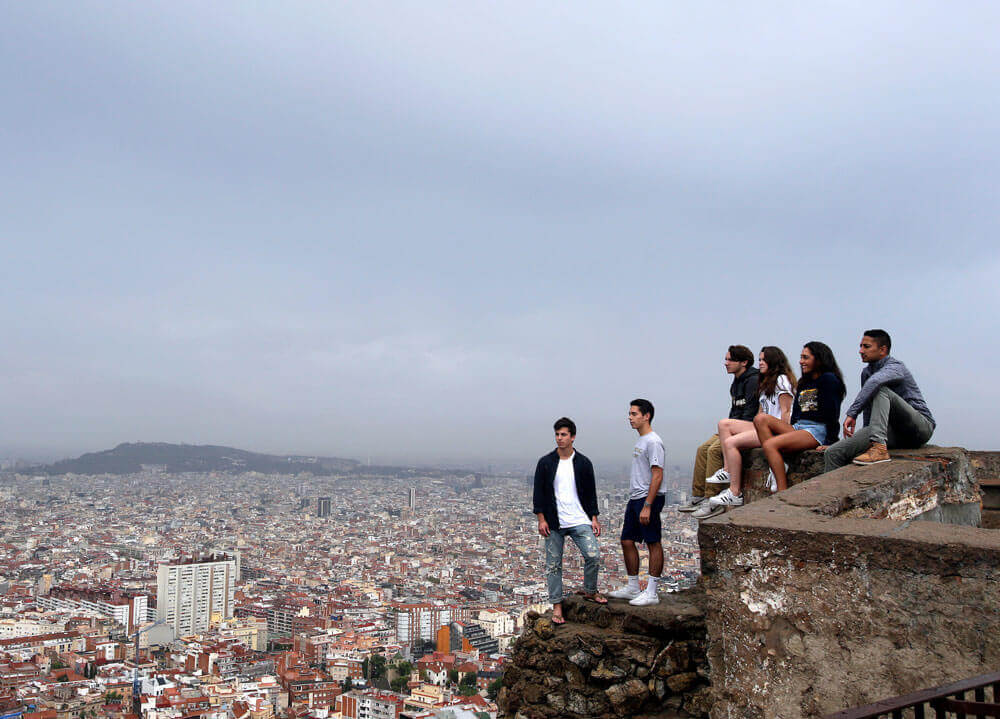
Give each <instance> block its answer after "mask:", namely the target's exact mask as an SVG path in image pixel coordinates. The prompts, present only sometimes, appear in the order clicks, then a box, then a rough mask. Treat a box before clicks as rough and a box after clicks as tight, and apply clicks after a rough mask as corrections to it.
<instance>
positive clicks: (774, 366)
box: [760, 345, 796, 397]
mask: <svg viewBox="0 0 1000 719" xmlns="http://www.w3.org/2000/svg"><path fill="white" fill-rule="evenodd" d="M760 353H761V354H762V355H764V362H765V363H767V372H765V373H764V374H762V375H761V376H760V393H761V394H762V395H764V396H765V397H771V396H773V395H774V392H775V390H776V389H777V387H778V377H780V376H781V375H785V377H787V378H788V381H789V382H790V383H791V385H792V389H793V390H794V389H795V384H796V383H795V374H794V373H793V372H792V366H791V365H790V364H788V358H787V357H785V353H784V352H782V351H781V348H780V347H773V346H771V345H767V346H765V347H761V348H760Z"/></svg>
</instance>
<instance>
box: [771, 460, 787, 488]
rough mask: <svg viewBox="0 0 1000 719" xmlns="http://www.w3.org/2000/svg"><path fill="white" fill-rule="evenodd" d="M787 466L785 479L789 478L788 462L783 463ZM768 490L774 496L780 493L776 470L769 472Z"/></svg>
mask: <svg viewBox="0 0 1000 719" xmlns="http://www.w3.org/2000/svg"><path fill="white" fill-rule="evenodd" d="M782 464H784V465H785V477H788V462H782ZM767 488H768V490H769V491H770V492H771V493H772V494H774V493H775V492H777V491H778V478H777V477H775V476H774V470H773V469H769V470H767Z"/></svg>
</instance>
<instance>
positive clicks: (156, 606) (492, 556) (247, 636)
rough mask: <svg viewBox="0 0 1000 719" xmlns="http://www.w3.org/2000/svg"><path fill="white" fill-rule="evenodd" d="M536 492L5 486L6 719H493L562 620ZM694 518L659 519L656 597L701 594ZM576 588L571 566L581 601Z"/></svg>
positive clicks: (178, 479)
mask: <svg viewBox="0 0 1000 719" xmlns="http://www.w3.org/2000/svg"><path fill="white" fill-rule="evenodd" d="M670 474H671V475H673V476H672V480H673V481H674V482H675V483H676V479H677V477H676V475H677V474H678V471H677V468H672V469H671V472H670ZM625 488H626V485H625V483H624V480H622V479H620V478H619V479H608V480H599V484H598V497H599V503H600V509H601V521H602V523H603V525H604V527H605V534H604V536H603V538H602V542H601V546H602V552H601V586H602V588H603V587H605V586H610V585H611V584H612V583H613V582H616V581H618V580H619V579H620V578H621V577H622V574H623V566H622V559H621V552H620V551H619V548H618V542H617V530H618V528H619V527H620V526H621V520H622V515H621V513H622V509H623V506H624V503H625V500H626V491H625ZM531 489H532V487H531V482H530V477H527V476H525V473H513V472H512V473H508V474H506V475H502V476H495V475H490V474H486V473H483V474H471V473H470V474H466V475H462V474H461V473H453V472H440V471H437V472H434V471H424V472H421V471H420V470H405V471H392V472H388V471H385V470H381V469H376V468H371V471H368V472H365V471H361V472H360V473H359V472H358V471H357V470H355V471H354V472H353V473H351V474H350V475H344V474H340V475H338V474H331V475H329V476H315V475H312V474H308V473H299V474H294V475H289V474H265V473H260V472H242V473H240V472H188V473H173V472H167V471H166V468H165V467H162V466H160V467H158V466H147V467H146V468H144V469H143V471H141V472H137V473H131V474H124V475H117V474H101V475H81V474H58V475H50V474H34V473H31V472H18V471H15V470H8V471H7V472H6V473H5V474H3V475H2V480H0V536H2V541H0V610H2V613H0V717H4V719H14V718H15V717H23V719H89V718H91V717H108V718H109V719H116V718H117V717H124V716H128V715H134V714H138V715H141V716H143V717H150V718H151V719H182V718H188V717H206V718H209V719H224V718H229V717H233V718H234V719H270V717H293V718H295V719H301V718H304V717H312V718H314V719H338V718H340V717H343V718H344V719H347V718H353V719H357V718H360V717H392V718H394V719H395V718H399V717H403V718H405V719H410V718H414V719H415V718H416V717H420V718H422V719H430V718H432V717H435V718H441V719H444V717H452V718H454V719H464V718H466V717H495V716H496V711H497V708H496V705H495V704H494V699H495V697H496V693H497V691H498V690H499V686H500V683H499V680H500V676H501V670H502V667H503V664H504V661H505V658H506V657H507V655H508V653H509V651H510V648H511V645H512V643H513V641H514V640H515V639H516V637H517V635H518V633H519V632H520V629H521V627H522V625H523V622H524V617H525V615H526V613H527V612H529V611H532V610H534V611H545V610H546V609H548V606H549V605H548V604H546V603H545V601H546V591H545V584H544V577H543V568H542V553H541V540H540V538H539V536H538V533H537V526H536V525H537V520H536V518H535V516H534V515H533V514H532V513H531ZM684 498H685V497H684V495H683V493H681V492H678V491H677V490H675V489H672V490H671V491H670V492H669V493H668V506H667V508H666V509H665V510H664V512H663V523H664V549H665V551H666V552H667V556H668V558H669V559H668V562H667V567H666V570H665V573H664V574H665V576H664V582H663V589H662V591H670V590H673V589H677V588H680V587H683V586H687V585H689V584H690V583H691V582H693V581H694V580H695V578H696V577H697V573H698V556H697V545H696V541H695V530H696V527H695V525H694V522H693V521H692V520H691V519H690V518H688V517H685V516H683V515H680V514H678V513H677V512H676V511H675V510H674V509H673V506H674V505H676V504H677V503H679V502H681V501H683V499H684ZM581 567H582V564H581V561H580V557H579V554H578V553H576V552H575V551H569V552H567V559H566V570H565V576H566V580H567V591H573V590H575V589H577V588H579V587H580V586H581V584H582V578H581ZM137 648H138V656H137V653H136V652H137ZM134 687H135V689H134Z"/></svg>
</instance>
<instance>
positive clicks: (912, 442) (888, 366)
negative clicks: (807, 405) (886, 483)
mask: <svg viewBox="0 0 1000 719" xmlns="http://www.w3.org/2000/svg"><path fill="white" fill-rule="evenodd" d="M891 348H892V340H891V339H890V338H889V333H888V332H886V331H885V330H868V331H866V332H865V334H864V336H863V337H862V338H861V351H860V354H861V359H862V361H864V362H867V363H868V366H867V367H865V368H864V369H863V370H862V371H861V391H860V392H858V396H857V397H856V398H855V399H854V402H853V403H852V404H851V406H850V407H849V408H848V410H847V417H846V418H845V419H844V439H842V440H840V441H839V442H837V443H836V444H833V445H831V446H830V447H829V448H827V450H826V460H825V464H826V471H827V472H829V471H831V470H834V469H837V468H838V467H843V466H844V465H846V464H850V463H851V461H852V460H853V462H854V464H861V465H867V464H878V463H879V462H888V461H889V448H890V447H891V448H893V449H895V448H916V447H920V446H922V445H924V444H927V441H928V440H929V439H930V438H931V435H932V434H933V433H934V428H935V422H934V417H933V415H931V411H930V409H929V408H928V407H927V403H926V402H925V401H924V396H923V395H922V394H921V393H920V388H919V387H918V386H917V382H916V380H914V379H913V375H912V374H910V370H908V369H907V368H906V365H904V364H903V363H902V362H900V361H899V360H898V359H896V358H895V357H890V356H889V350H890V349H891ZM862 412H864V419H865V426H864V428H863V429H860V430H858V431H857V432H855V424H856V420H857V417H858V415H859V414H860V413H862Z"/></svg>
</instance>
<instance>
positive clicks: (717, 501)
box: [708, 489, 743, 507]
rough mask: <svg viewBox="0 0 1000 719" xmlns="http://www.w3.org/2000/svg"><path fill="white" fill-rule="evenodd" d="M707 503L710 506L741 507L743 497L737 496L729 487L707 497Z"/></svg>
mask: <svg viewBox="0 0 1000 719" xmlns="http://www.w3.org/2000/svg"><path fill="white" fill-rule="evenodd" d="M708 504H709V506H711V507H742V506H743V497H738V496H736V495H735V494H733V491H732V490H731V489H727V490H725V491H723V492H719V493H718V494H717V495H715V496H714V497H712V498H711V499H709V500H708Z"/></svg>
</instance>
